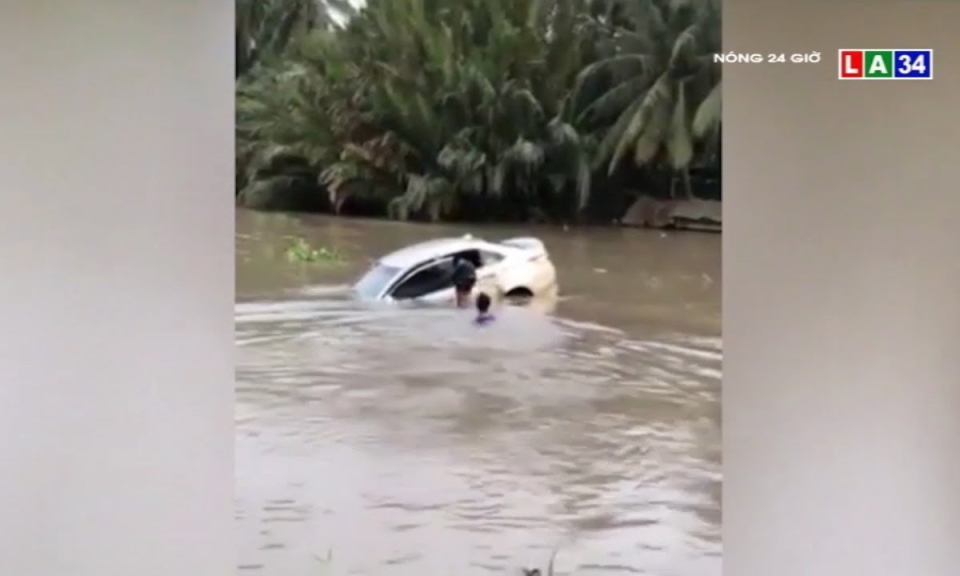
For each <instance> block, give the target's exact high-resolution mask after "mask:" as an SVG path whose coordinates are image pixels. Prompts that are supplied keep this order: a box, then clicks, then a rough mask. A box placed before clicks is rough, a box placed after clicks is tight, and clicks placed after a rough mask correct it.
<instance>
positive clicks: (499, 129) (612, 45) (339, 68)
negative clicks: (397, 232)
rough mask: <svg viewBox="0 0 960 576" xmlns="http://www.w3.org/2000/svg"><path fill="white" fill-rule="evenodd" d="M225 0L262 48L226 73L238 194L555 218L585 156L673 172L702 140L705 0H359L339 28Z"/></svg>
mask: <svg viewBox="0 0 960 576" xmlns="http://www.w3.org/2000/svg"><path fill="white" fill-rule="evenodd" d="M237 2H238V8H237V10H238V38H239V37H240V35H241V34H240V30H241V29H243V30H244V31H245V32H244V34H245V35H246V37H249V38H261V39H263V40H258V41H257V42H259V44H258V45H260V46H268V47H269V50H268V49H267V48H262V49H261V52H260V53H259V54H260V56H259V58H260V60H259V61H258V62H259V64H257V65H255V66H252V65H251V66H247V68H246V69H245V71H244V72H243V73H242V74H240V76H239V77H238V81H237V106H236V108H237V174H238V176H237V189H238V193H241V191H243V190H246V189H255V188H256V189H264V188H266V189H269V188H275V189H281V190H282V189H286V188H288V187H291V186H294V185H300V186H305V185H309V186H314V187H315V188H316V190H317V193H318V194H326V195H328V197H329V203H330V206H331V208H332V210H334V211H335V212H338V213H339V212H341V211H345V210H348V209H349V207H350V206H351V205H358V204H366V205H371V204H375V205H380V206H382V207H383V211H384V213H387V214H390V215H391V216H393V217H396V218H401V219H408V218H416V219H429V220H439V219H446V218H456V217H471V218H477V217H482V216H492V215H494V214H497V215H500V216H501V217H516V218H522V217H527V216H529V215H530V214H531V213H534V212H541V213H547V214H550V215H551V216H553V217H564V218H566V217H572V216H575V215H576V214H577V213H579V212H580V211H582V210H583V209H584V208H585V207H587V206H588V204H590V203H591V202H595V201H597V198H594V195H595V194H596V193H597V191H596V190H595V188H596V187H597V186H596V180H597V179H596V173H595V172H596V168H597V167H598V166H600V165H602V164H607V168H608V169H607V171H606V172H607V175H608V176H609V175H611V174H614V172H616V171H617V170H618V169H619V167H620V164H621V161H622V160H623V159H624V158H625V157H626V156H627V155H628V154H631V153H632V156H633V159H634V162H635V163H636V164H637V165H639V166H649V167H652V168H653V169H666V170H671V171H685V170H687V169H688V168H689V167H690V165H691V164H692V163H693V162H694V160H695V158H696V157H698V155H702V154H703V152H704V150H706V149H707V148H708V146H707V144H709V143H711V142H714V143H715V142H716V140H717V139H716V138H715V136H714V135H715V134H716V133H718V130H719V119H720V116H719V111H720V91H719V69H718V68H717V67H716V65H714V64H712V58H711V55H712V51H714V50H719V7H718V6H717V5H716V3H715V0H687V1H685V2H678V1H674V2H668V1H664V0H629V1H628V0H607V1H604V0H443V1H440V0H368V2H367V4H366V6H365V7H364V8H363V9H360V10H358V11H356V13H353V14H350V15H349V18H348V19H346V20H345V23H344V24H343V25H337V24H336V23H335V22H334V20H333V19H332V18H331V17H330V15H329V13H330V10H331V6H332V5H331V4H330V3H329V2H327V3H317V2H313V1H311V0H302V1H301V0H269V1H266V2H262V1H261V2H259V3H258V2H254V1H253V0H237ZM254 5H257V6H260V8H257V9H256V10H255V9H253V8H252V6H254ZM284 5H286V6H287V7H286V8H283V6H284ZM308 5H309V6H310V7H311V8H309V9H308V8H307V7H306V6H308ZM241 7H242V8H243V12H242V13H243V14H244V17H243V18H242V19H241V17H240V14H241ZM257 10H260V12H258V11H257ZM271 10H272V12H271ZM341 13H344V12H341ZM263 14H267V16H264V15H263ZM283 15H287V16H288V17H287V18H286V19H285V18H282V17H281V16H283ZM293 15H296V16H293ZM241 22H243V24H241ZM238 43H239V40H238ZM255 43H256V42H255ZM240 57H241V54H240V53H239V52H238V62H239V59H240ZM240 68H241V66H240V65H239V63H238V70H239V69H240ZM704 143H707V144H704ZM601 192H602V191H601ZM601 200H602V199H601Z"/></svg>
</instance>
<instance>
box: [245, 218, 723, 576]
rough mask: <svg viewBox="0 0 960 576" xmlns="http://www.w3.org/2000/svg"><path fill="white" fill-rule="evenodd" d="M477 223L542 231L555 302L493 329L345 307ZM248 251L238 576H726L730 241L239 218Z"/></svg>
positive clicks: (426, 312)
mask: <svg viewBox="0 0 960 576" xmlns="http://www.w3.org/2000/svg"><path fill="white" fill-rule="evenodd" d="M465 232H471V233H473V234H475V235H477V236H482V237H484V238H488V239H501V238H505V237H508V236H518V235H535V236H538V237H540V238H541V239H542V240H543V241H544V242H545V243H546V245H547V248H548V250H549V251H550V254H551V257H552V259H553V262H554V264H555V265H556V268H557V274H558V281H559V288H560V289H559V297H558V299H557V300H556V301H555V302H550V303H549V304H548V305H544V306H533V307H529V308H521V307H509V308H504V309H500V310H498V316H499V318H498V320H497V322H495V323H493V324H490V325H488V326H485V327H484V328H482V329H478V328H477V327H475V326H474V325H472V323H471V315H470V314H471V313H470V312H469V311H463V310H453V309H446V308H398V307H387V306H373V305H370V304H364V303H360V302H356V301H355V300H354V299H352V298H351V297H350V292H349V290H348V287H349V283H350V281H351V280H353V279H354V278H355V277H356V276H357V275H358V274H360V273H362V272H363V271H364V270H365V269H366V267H367V266H368V265H369V262H370V259H371V258H375V257H377V256H379V255H381V254H383V253H385V252H389V251H391V250H393V249H395V248H397V247H400V246H403V245H406V244H409V243H412V242H415V241H418V240H422V239H427V238H432V237H438V236H446V235H453V234H462V233H465ZM299 237H302V238H305V239H306V240H307V241H309V242H310V243H311V244H313V245H314V246H318V247H319V246H324V247H329V248H332V249H335V250H337V251H339V252H341V253H342V254H343V257H344V262H342V263H321V264H299V263H292V262H290V261H289V260H288V259H287V258H286V254H285V252H286V249H287V247H288V246H289V245H290V243H291V242H292V240H293V239H294V238H299ZM236 245H237V250H236V263H237V304H236V339H237V407H236V423H237V438H236V468H237V494H236V499H237V526H238V530H239V538H240V540H239V541H240V549H239V551H238V562H239V565H240V566H239V569H238V572H239V573H240V574H250V575H265V576H312V575H321V574H330V575H333V574H336V575H341V574H365V575H375V574H376V575H378V574H398V575H416V576H430V575H436V576H449V575H451V574H457V575H469V574H478V575H479V574H490V573H505V574H519V569H520V568H523V567H541V568H545V567H546V564H547V562H548V561H549V559H550V557H551V554H553V552H554V551H557V554H556V561H555V568H556V573H557V574H572V573H576V574H578V575H585V574H618V573H632V574H644V575H656V576H719V575H720V574H721V539H720V524H721V513H720V509H721V503H720V492H721V490H720V486H721V450H720V379H721V358H722V341H721V337H720V334H721V330H720V318H721V314H720V294H721V286H720V270H721V266H720V236H719V235H710V234H698V233H679V232H678V233H661V232H657V231H646V230H624V229H588V230H580V229H571V230H568V231H564V230H562V229H558V228H548V227H544V228H539V227H519V226H460V225H457V226H447V225H443V226H441V225H416V224H405V223H398V222H385V221H370V220H349V219H336V218H329V217H317V216H310V217H293V216H287V215H279V214H258V213H251V212H245V211H239V212H238V214H237V242H236Z"/></svg>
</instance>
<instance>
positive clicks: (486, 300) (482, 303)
mask: <svg viewBox="0 0 960 576" xmlns="http://www.w3.org/2000/svg"><path fill="white" fill-rule="evenodd" d="M477 312H479V313H480V314H487V313H488V312H490V296H487V294H486V293H485V292H481V293H480V295H479V296H477Z"/></svg>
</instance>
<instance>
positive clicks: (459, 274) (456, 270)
mask: <svg viewBox="0 0 960 576" xmlns="http://www.w3.org/2000/svg"><path fill="white" fill-rule="evenodd" d="M476 285H477V268H476V266H474V265H473V262H470V261H469V260H467V259H466V258H458V259H457V260H456V261H455V262H454V264H453V288H454V293H455V294H456V304H457V308H466V307H467V306H469V305H470V293H471V292H473V288H474V286H476Z"/></svg>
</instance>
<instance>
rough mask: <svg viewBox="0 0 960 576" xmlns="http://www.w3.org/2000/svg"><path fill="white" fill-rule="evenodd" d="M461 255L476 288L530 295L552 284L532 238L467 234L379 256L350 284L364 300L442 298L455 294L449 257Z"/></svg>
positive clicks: (552, 273) (543, 253) (551, 272)
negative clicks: (498, 238) (495, 238)
mask: <svg viewBox="0 0 960 576" xmlns="http://www.w3.org/2000/svg"><path fill="white" fill-rule="evenodd" d="M458 258H466V259H467V260H470V261H471V262H472V263H473V265H474V266H475V267H476V270H477V285H476V288H474V290H475V291H479V290H496V291H497V292H498V294H496V296H503V297H506V298H532V297H536V296H539V295H541V294H545V293H549V291H550V290H552V289H555V288H556V282H557V274H556V270H555V269H554V267H553V263H552V262H551V261H550V256H549V254H547V249H546V247H545V246H544V245H543V242H541V241H540V240H539V239H537V238H532V237H521V238H510V239H509V240H503V241H500V242H487V241H485V240H481V239H479V238H474V237H473V236H471V235H466V236H461V237H457V238H441V239H437V240H429V241H427V242H422V243H420V244H414V245H413V246H408V247H406V248H403V249H401V250H398V251H396V252H393V253H391V254H387V255H386V256H384V257H383V258H381V259H380V260H379V261H378V262H377V263H376V264H374V266H373V267H372V268H371V269H370V270H369V271H368V272H367V273H366V274H364V275H363V277H362V278H360V280H359V281H358V282H357V283H356V284H355V285H354V287H353V288H354V290H355V291H356V293H357V294H358V295H359V296H360V297H361V298H363V299H365V300H380V301H400V300H417V301H423V302H446V301H452V300H453V299H454V288H453V270H454V260H455V259H458Z"/></svg>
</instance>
